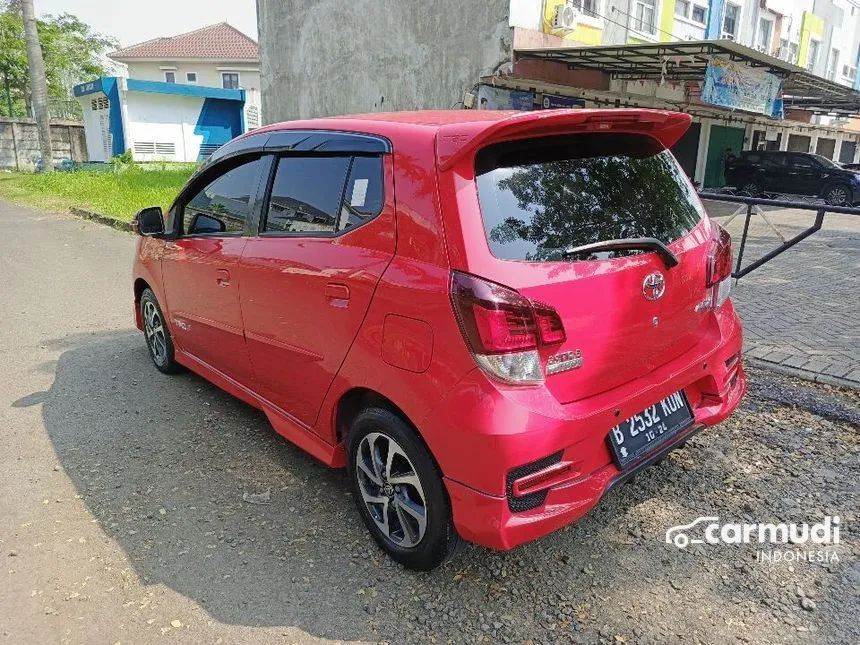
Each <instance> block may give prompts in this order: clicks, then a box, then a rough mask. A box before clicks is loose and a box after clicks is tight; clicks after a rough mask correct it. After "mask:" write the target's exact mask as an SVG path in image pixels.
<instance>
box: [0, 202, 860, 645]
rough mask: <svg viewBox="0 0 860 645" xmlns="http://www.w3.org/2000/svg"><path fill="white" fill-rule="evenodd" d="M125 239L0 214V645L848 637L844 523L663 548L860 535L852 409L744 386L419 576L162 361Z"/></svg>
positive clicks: (252, 415) (852, 582)
mask: <svg viewBox="0 0 860 645" xmlns="http://www.w3.org/2000/svg"><path fill="white" fill-rule="evenodd" d="M133 246H134V238H133V237H132V236H131V235H128V234H126V233H121V232H118V231H115V230H112V229H109V228H106V227H103V226H101V225H98V224H94V223H91V222H86V221H82V220H79V219H75V218H72V217H69V216H59V215H51V214H44V213H39V212H35V211H32V210H28V209H23V208H15V207H10V206H8V205H5V204H0V362H2V365H3V367H4V369H3V370H0V445H2V446H3V448H2V450H0V491H2V495H0V562H2V563H3V565H4V567H3V574H4V578H3V585H2V591H0V637H2V638H0V642H9V643H16V644H17V643H44V642H61V643H87V644H89V643H117V642H121V643H128V642H131V643H151V642H157V641H160V640H165V641H167V640H172V641H173V642H192V643H218V642H222V643H264V644H265V643H284V642H286V643H295V642H299V643H320V642H331V641H337V642H343V641H387V642H392V643H425V642H431V639H435V641H436V642H468V643H475V642H524V641H532V642H572V643H593V644H597V643H605V642H610V641H612V642H628V643H633V642H641V643H650V642H661V643H671V644H673V645H674V644H678V645H680V644H681V643H686V642H690V641H701V642H711V643H733V642H737V641H738V640H742V641H743V642H747V643H755V644H762V645H764V644H765V643H767V644H768V645H769V644H770V643H774V642H784V643H797V644H798V645H799V644H800V643H805V642H822V643H843V642H858V631H857V623H856V621H855V620H853V618H854V617H855V616H856V615H857V612H858V610H860V609H858V606H857V600H858V599H857V596H856V593H854V592H855V591H856V584H857V577H856V572H857V571H858V569H857V565H856V554H857V553H860V550H858V549H860V544H858V542H857V539H856V536H855V535H852V534H851V533H850V532H847V533H845V534H844V537H843V545H842V547H840V557H841V558H842V562H841V563H840V564H831V565H828V566H826V567H825V566H818V565H799V564H798V565H796V566H794V567H791V568H787V567H786V566H779V567H777V566H774V565H767V564H761V563H757V562H756V561H755V559H754V557H753V556H754V553H753V552H752V551H750V550H749V549H744V548H741V547H738V548H734V547H725V548H724V549H723V548H721V549H713V550H710V551H704V550H701V552H699V551H694V550H692V549H691V550H687V551H683V552H682V551H679V550H677V549H675V548H674V547H672V546H670V545H666V544H665V543H664V534H665V531H666V529H667V528H668V527H670V526H673V525H678V524H683V523H687V522H690V521H691V520H692V519H693V518H695V517H696V516H700V515H714V514H719V515H720V516H725V517H727V518H747V517H753V518H759V519H761V520H765V519H767V520H769V519H771V518H772V517H774V516H778V517H780V518H782V519H785V520H787V521H806V520H807V519H809V518H820V516H821V515H823V514H831V515H834V514H841V515H842V516H843V517H844V521H845V523H846V525H849V526H850V525H852V523H856V520H857V518H856V512H855V510H854V509H856V508H858V505H857V499H856V497H857V494H856V490H857V489H856V482H857V478H858V464H860V462H858V460H857V454H858V452H857V451H858V446H857V434H856V409H857V398H856V397H855V396H853V395H852V397H853V398H852V397H847V396H845V397H842V396H841V395H839V397H840V398H834V397H836V395H834V394H832V393H829V392H823V391H822V390H821V389H820V388H819V389H816V388H810V387H808V386H805V385H802V384H799V383H795V382H789V381H787V380H780V379H775V378H773V379H771V378H768V379H763V378H760V377H759V376H758V375H755V374H751V395H750V397H749V399H748V400H747V402H746V403H745V404H744V406H743V407H742V409H740V410H739V411H738V412H737V413H736V414H735V415H734V416H733V417H732V418H731V419H730V420H728V421H727V422H725V423H724V424H722V425H721V426H720V427H718V428H715V429H712V430H708V431H706V432H703V433H701V434H699V435H698V436H697V437H695V438H693V439H692V440H691V441H690V442H689V443H688V445H687V447H686V448H684V449H682V450H679V451H677V452H674V453H672V454H671V455H669V456H668V457H667V459H666V460H664V462H663V463H662V464H661V465H660V466H658V467H656V468H654V469H651V470H648V471H646V472H643V473H641V474H639V475H637V477H636V478H635V480H634V481H633V482H632V483H631V484H630V485H625V486H621V487H618V488H616V489H615V490H613V491H612V492H611V493H610V494H609V495H607V497H606V499H605V500H603V502H602V503H601V505H600V506H599V507H598V508H596V509H595V510H594V511H593V512H592V513H590V514H589V515H588V516H586V517H585V518H584V519H583V520H582V521H581V522H580V523H578V524H577V525H575V526H572V527H568V528H566V529H563V530H561V531H559V532H557V533H555V534H553V535H551V536H548V537H546V538H544V539H542V540H539V541H537V542H535V543H532V544H529V545H525V546H523V547H522V548H519V549H517V550H515V551H512V552H510V553H496V552H491V551H488V550H485V549H481V548H478V547H474V546H467V547H466V548H465V549H464V551H463V552H462V553H461V554H459V555H458V556H457V557H456V558H455V559H454V560H452V561H451V562H449V563H448V564H446V565H445V566H444V567H441V568H440V569H438V570H436V571H434V572H431V573H428V574H415V573H413V572H409V571H406V570H403V569H401V568H400V567H398V566H396V565H393V564H392V563H391V561H390V560H388V559H387V558H385V557H384V556H383V555H382V554H381V553H380V552H379V550H378V549H377V548H376V547H375V545H374V544H373V543H372V540H371V539H370V537H369V536H368V535H367V533H366V531H365V530H364V527H363V525H362V524H361V521H360V519H359V518H358V514H357V513H356V511H355V509H354V506H353V501H352V499H351V498H350V497H349V495H348V485H347V482H346V480H345V476H344V474H343V473H342V472H338V471H331V470H328V469H326V468H324V467H323V466H321V465H320V464H319V463H317V462H316V461H314V460H313V459H312V458H310V457H309V456H307V455H306V454H305V453H303V452H302V451H300V450H298V449H297V448H295V447H293V446H292V445H291V444H289V443H288V442H286V441H284V440H282V439H281V438H279V437H278V436H277V435H276V434H275V433H274V432H273V431H272V429H271V427H270V426H269V425H268V423H267V422H266V420H265V418H264V417H263V416H262V415H261V414H259V413H257V412H256V411H255V410H253V409H251V408H249V407H248V406H245V405H243V404H242V403H240V402H238V401H237V400H236V399H234V398H232V397H230V396H228V395H227V394H225V393H223V392H221V391H220V390H218V389H217V388H215V387H213V386H211V385H209V384H208V383H206V382H205V381H203V380H202V379H199V378H197V377H195V376H193V375H191V374H182V375H178V376H176V377H166V376H163V375H161V374H159V373H158V372H156V370H155V369H154V368H153V367H152V366H151V364H150V362H149V358H148V356H147V353H146V349H145V347H144V343H143V339H142V337H141V335H140V334H139V333H138V332H137V331H136V330H135V329H134V328H133V323H132V312H131V306H132V303H131V293H130V267H131V260H132V253H133ZM742 288H743V287H742ZM739 293H742V291H741V290H740V289H739ZM748 327H749V324H748ZM769 396H771V397H772V396H778V397H780V398H768V397H769ZM786 401H790V402H791V404H792V405H791V406H788V405H785V402H786ZM795 406H796V407H795ZM852 415H855V416H852ZM266 490H269V491H271V503H270V504H268V505H252V504H248V503H246V502H245V501H243V494H244V493H258V492H262V491H266ZM729 551H730V552H729ZM800 587H802V588H803V589H804V592H803V593H804V594H807V595H809V596H811V597H814V598H815V601H814V602H815V605H816V607H817V608H816V609H815V611H814V612H810V611H809V610H806V609H804V608H802V607H801V604H800V600H799V599H798V596H796V595H795V591H794V590H796V589H798V588H800ZM805 597H806V596H804V598H805ZM810 639H812V640H810Z"/></svg>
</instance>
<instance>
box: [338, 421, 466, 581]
mask: <svg viewBox="0 0 860 645" xmlns="http://www.w3.org/2000/svg"><path fill="white" fill-rule="evenodd" d="M392 442H393V443H392ZM392 450H393V451H394V456H393V457H392V459H391V460H390V461H389V460H388V455H389V452H390V451H392ZM348 451H349V452H348V470H349V480H350V487H351V488H352V493H353V496H354V497H355V503H356V506H357V507H358V512H359V514H360V515H361V518H362V520H364V524H365V526H367V530H368V531H370V533H371V535H373V538H374V540H376V543H377V544H378V545H379V547H380V548H381V549H382V550H383V551H385V552H386V553H387V554H388V555H389V556H391V558H392V559H393V560H395V561H396V562H399V563H400V564H402V565H403V566H405V567H407V568H409V569H414V570H416V571H429V570H430V569H434V568H435V567H437V566H439V565H440V564H442V562H444V561H445V560H447V559H448V558H449V557H450V556H451V555H453V553H454V552H455V550H456V549H457V546H458V545H459V542H460V537H459V536H458V535H457V532H456V530H455V529H454V522H453V519H452V516H451V502H450V500H449V499H448V493H447V491H446V490H445V485H444V483H443V482H442V477H441V474H440V472H439V469H438V467H437V466H436V462H435V461H434V460H433V457H432V456H431V455H430V452H429V451H428V450H427V447H426V446H425V445H424V443H423V442H422V441H421V439H419V438H418V436H417V434H416V433H415V431H414V430H413V429H412V427H410V426H409V424H408V423H406V422H405V421H404V420H403V419H401V418H400V417H398V416H397V415H396V414H393V413H392V412H389V411H388V410H384V409H381V408H368V409H366V410H364V411H363V412H361V413H360V414H359V415H358V416H357V417H356V418H355V420H354V421H353V422H352V426H351V427H350V430H349V439H348ZM371 455H376V457H378V459H377V458H376V457H371ZM359 460H362V463H363V466H362V465H361V464H360V463H359ZM387 461H389V463H390V464H391V467H390V468H386V462H387ZM377 465H378V466H379V469H377V468H376V466H377ZM368 469H369V470H368ZM413 474H414V475H416V476H417V479H415V478H413V477H412V475H413ZM389 479H391V480H392V482H389ZM405 480H412V481H415V482H416V483H417V484H418V486H415V485H413V484H411V483H406V481H405ZM380 482H381V484H382V485H380ZM393 482H398V485H397V486H396V487H395V486H394V484H393ZM365 493H368V496H369V497H370V499H379V500H387V501H385V502H383V503H379V502H373V501H366V498H365ZM419 500H420V501H423V503H424V506H423V510H424V513H423V517H424V529H423V533H421V526H420V522H419V521H418V520H416V516H415V515H413V514H412V513H409V512H406V511H404V510H403V509H404V508H405V507H406V506H407V505H408V506H409V507H410V508H413V509H416V508H420V507H421V504H420V503H419ZM413 512H414V510H413ZM372 513H373V514H372ZM382 522H384V524H385V526H387V527H388V533H386V532H385V531H384V530H383V528H382V527H381V526H380V523H382ZM398 527H399V528H398ZM412 542H414V544H411V543H412Z"/></svg>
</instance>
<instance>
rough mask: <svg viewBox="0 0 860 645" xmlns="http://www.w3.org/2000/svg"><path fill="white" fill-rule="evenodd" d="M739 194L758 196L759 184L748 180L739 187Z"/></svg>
mask: <svg viewBox="0 0 860 645" xmlns="http://www.w3.org/2000/svg"><path fill="white" fill-rule="evenodd" d="M739 192H740V194H741V195H747V196H749V197H758V196H759V195H761V186H759V185H758V182H755V181H748V182H745V183H744V184H743V186H741V189H740V191H739Z"/></svg>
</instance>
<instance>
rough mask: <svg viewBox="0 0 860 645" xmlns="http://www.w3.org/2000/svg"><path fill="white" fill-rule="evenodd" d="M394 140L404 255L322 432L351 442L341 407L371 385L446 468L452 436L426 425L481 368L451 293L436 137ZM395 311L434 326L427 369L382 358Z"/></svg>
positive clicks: (346, 368)
mask: <svg viewBox="0 0 860 645" xmlns="http://www.w3.org/2000/svg"><path fill="white" fill-rule="evenodd" d="M392 138H393V143H394V184H395V202H396V216H395V217H396V226H397V251H396V253H395V256H394V259H393V260H392V262H391V264H390V265H389V266H388V268H387V269H386V271H385V274H384V275H383V276H382V279H381V280H380V283H379V285H378V287H377V290H376V293H375V294H374V297H373V301H372V302H371V305H370V308H369V310H368V313H367V316H366V318H365V320H364V323H363V324H362V326H361V330H360V331H359V334H358V336H357V337H356V339H355V342H354V343H353V345H352V347H351V348H350V351H349V354H348V355H347V357H346V359H345V361H344V363H343V365H342V367H341V369H340V370H339V372H338V374H337V377H336V378H335V380H334V382H333V384H332V386H331V388H330V389H329V392H328V394H327V396H326V400H325V402H324V404H323V409H322V411H321V414H320V417H319V420H318V422H317V429H316V431H317V433H318V434H319V435H320V436H321V437H323V438H324V439H325V440H326V441H328V442H330V443H332V444H336V443H338V442H339V441H340V440H342V439H344V438H343V437H338V436H337V434H336V433H337V429H336V414H337V404H338V402H339V401H340V399H341V398H342V397H343V396H344V394H346V393H347V392H349V391H350V390H352V389H353V388H367V389H370V390H373V391H375V392H378V393H379V394H382V395H383V396H385V397H386V398H388V399H390V400H391V401H392V402H393V403H394V404H395V405H397V406H398V407H399V408H400V409H401V410H402V411H403V412H404V414H406V416H407V417H408V418H409V419H410V420H411V421H412V422H413V423H414V424H415V425H416V426H417V429H418V431H419V433H420V434H421V435H422V437H423V438H424V440H425V442H426V443H427V444H428V446H429V447H430V450H431V451H432V452H433V454H434V456H435V457H436V458H437V460H438V461H439V462H440V465H441V466H442V468H443V470H444V462H445V454H446V452H447V450H450V449H451V448H450V444H451V442H450V441H449V440H448V437H447V436H446V435H447V432H437V433H430V434H428V433H426V432H425V425H424V423H423V421H424V419H425V418H426V417H427V415H428V414H429V413H430V412H431V410H433V409H434V408H436V406H437V405H438V404H439V402H440V401H442V399H443V398H444V396H445V395H446V393H447V392H448V391H450V390H451V388H452V387H453V386H454V385H455V384H456V383H457V382H458V381H459V380H460V379H462V378H463V377H464V376H465V375H466V374H467V373H468V372H470V371H471V370H473V369H476V368H475V363H474V361H473V360H472V358H471V356H470V355H469V353H468V350H467V349H466V346H465V343H464V341H463V338H462V336H461V334H460V329H459V326H458V324H457V321H456V320H455V318H454V314H453V309H452V307H451V303H450V299H449V295H448V292H449V281H450V268H449V265H448V258H447V252H446V247H445V244H444V239H445V238H444V231H443V228H442V221H441V218H440V216H439V195H438V189H437V181H436V167H435V151H434V147H433V138H432V136H414V137H411V138H407V139H404V140H398V139H396V138H394V137H392ZM392 314H394V315H398V316H403V317H406V318H409V319H412V320H417V321H421V322H423V323H426V326H429V327H430V330H431V334H430V340H429V345H430V347H429V348H426V347H425V348H423V349H429V351H430V352H431V356H430V360H429V365H428V366H427V368H426V369H424V370H422V371H412V370H410V369H405V368H404V367H398V366H395V365H392V364H390V362H386V360H383V352H382V345H383V335H384V333H385V321H386V317H390V316H391V315H392ZM421 327H422V328H425V326H424V325H422V326H421ZM413 369H414V368H413Z"/></svg>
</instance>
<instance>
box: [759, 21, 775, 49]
mask: <svg viewBox="0 0 860 645" xmlns="http://www.w3.org/2000/svg"><path fill="white" fill-rule="evenodd" d="M771 38H773V20H768V19H767V18H759V21H758V40H757V41H756V49H758V50H759V51H760V52H764V53H765V54H768V53H770V41H771Z"/></svg>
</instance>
